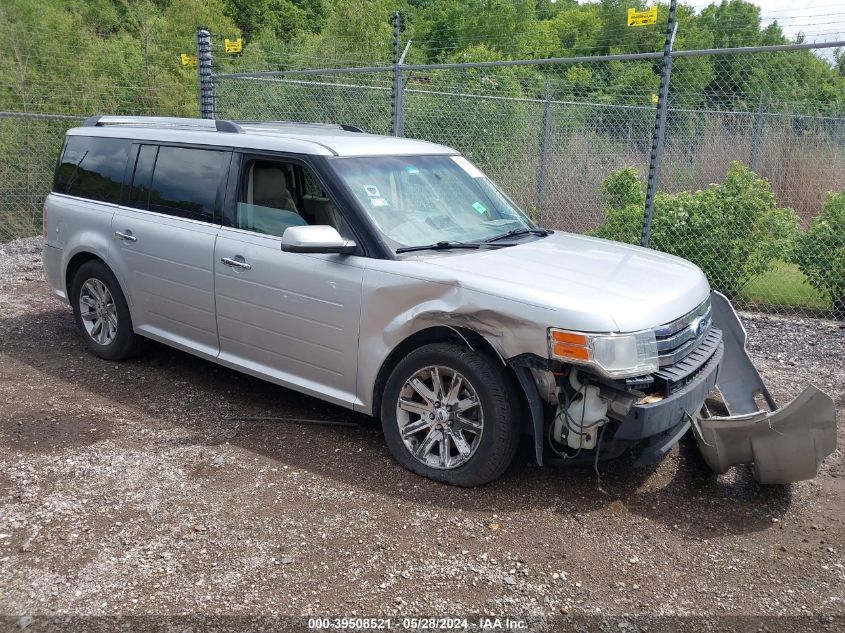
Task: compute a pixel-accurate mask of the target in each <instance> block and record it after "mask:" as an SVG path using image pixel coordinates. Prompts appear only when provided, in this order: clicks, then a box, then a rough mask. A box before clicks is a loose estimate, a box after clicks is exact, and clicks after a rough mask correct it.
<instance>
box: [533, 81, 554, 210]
mask: <svg viewBox="0 0 845 633" xmlns="http://www.w3.org/2000/svg"><path fill="white" fill-rule="evenodd" d="M545 100H546V102H545V103H544V104H543V131H542V134H541V136H540V171H539V173H538V174H537V210H538V211H539V212H540V213H542V212H543V210H544V207H545V205H546V180H547V178H548V175H547V174H548V161H549V135H550V132H551V126H552V91H551V87H550V86H549V81H548V80H546V95H545Z"/></svg>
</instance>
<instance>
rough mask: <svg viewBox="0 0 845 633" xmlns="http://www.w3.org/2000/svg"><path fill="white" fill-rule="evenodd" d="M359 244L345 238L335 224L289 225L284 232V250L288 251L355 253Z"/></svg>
mask: <svg viewBox="0 0 845 633" xmlns="http://www.w3.org/2000/svg"><path fill="white" fill-rule="evenodd" d="M356 248H358V245H357V244H356V243H355V242H354V241H353V240H345V239H343V238H342V237H341V236H340V233H338V232H337V229H335V228H334V227H333V226H328V225H316V226H315V225H311V226H289V227H288V228H286V229H285V232H284V233H282V250H283V251H285V252H286V253H344V254H350V253H354V252H355V249H356Z"/></svg>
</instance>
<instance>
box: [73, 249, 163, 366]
mask: <svg viewBox="0 0 845 633" xmlns="http://www.w3.org/2000/svg"><path fill="white" fill-rule="evenodd" d="M70 305H71V307H72V308H73V316H74V319H75V320H76V325H77V327H79V331H80V332H81V334H82V340H83V341H85V346H86V347H87V348H88V349H90V350H91V351H92V352H94V354H96V355H97V356H99V357H100V358H105V359H107V360H123V359H124V358H129V357H130V356H134V355H135V354H137V353H138V352H140V351H142V350H143V349H144V347H146V342H147V339H145V338H143V337H141V336H138V335H137V334H135V332H134V331H133V328H132V317H131V316H130V315H129V306H128V305H127V303H126V298H125V297H124V296H123V292H122V291H121V289H120V284H119V283H117V279H116V278H115V276H114V273H112V271H111V270H109V267H108V266H106V264H105V263H103V262H102V261H100V260H98V259H92V260H89V261H87V262H85V263H84V264H82V266H80V267H79V270H77V271H76V274H75V275H74V277H73V280H72V281H71V283H70Z"/></svg>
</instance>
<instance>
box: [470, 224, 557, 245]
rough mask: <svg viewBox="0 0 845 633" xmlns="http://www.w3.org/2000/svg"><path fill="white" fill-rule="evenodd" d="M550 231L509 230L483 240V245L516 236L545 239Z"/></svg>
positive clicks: (540, 229)
mask: <svg viewBox="0 0 845 633" xmlns="http://www.w3.org/2000/svg"><path fill="white" fill-rule="evenodd" d="M550 233H551V231H550V230H549V229H543V228H539V229H511V230H510V231H508V232H507V233H502V234H501V235H496V236H495V237H488V238H487V239H486V240H484V243H485V244H489V243H490V242H498V241H499V240H504V239H507V238H509V237H516V236H517V235H528V234H531V235H539V236H540V237H546V236H547V235H549V234H550Z"/></svg>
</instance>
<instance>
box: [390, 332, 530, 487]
mask: <svg viewBox="0 0 845 633" xmlns="http://www.w3.org/2000/svg"><path fill="white" fill-rule="evenodd" d="M518 403H519V398H518V397H517V393H516V390H515V388H514V385H513V381H512V380H511V378H510V376H509V375H508V374H507V372H506V371H505V368H504V367H503V366H502V363H501V362H500V361H498V360H496V359H493V358H491V357H490V356H488V355H487V354H484V353H483V352H480V351H477V350H471V349H467V348H465V347H461V346H459V345H455V344H452V343H434V344H431V345H426V346H424V347H420V348H418V349H416V350H414V351H413V352H411V353H410V354H408V356H406V357H405V358H404V359H402V361H400V362H399V364H398V365H397V366H396V368H395V369H394V370H393V372H392V373H391V374H390V378H389V379H388V381H387V385H386V386H385V389H384V394H383V398H382V405H381V419H382V427H383V429H384V437H385V440H386V442H387V446H388V448H389V450H390V453H391V454H392V455H393V457H394V458H395V459H396V461H398V462H399V463H400V464H402V466H404V467H405V468H407V469H409V470H411V471H413V472H415V473H417V474H418V475H422V476H423V477H428V478H429V479H434V480H436V481H442V482H444V483H448V484H453V485H457V486H480V485H482V484H486V483H488V482H490V481H493V480H494V479H496V478H497V477H499V476H500V475H501V474H502V473H503V472H505V470H506V469H507V467H508V466H509V465H510V464H511V462H512V461H513V457H514V455H515V453H516V450H517V447H518V444H519V426H518V417H519V415H518V414H519V404H518Z"/></svg>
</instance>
